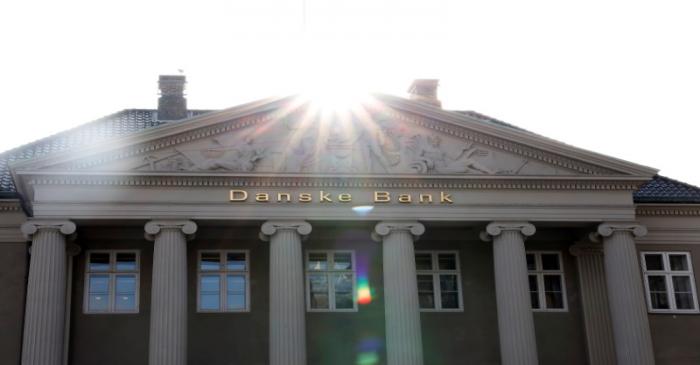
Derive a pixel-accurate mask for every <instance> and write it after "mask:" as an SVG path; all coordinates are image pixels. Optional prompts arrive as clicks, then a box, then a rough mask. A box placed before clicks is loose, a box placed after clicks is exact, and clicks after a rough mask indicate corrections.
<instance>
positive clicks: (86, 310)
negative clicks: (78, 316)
mask: <svg viewBox="0 0 700 365" xmlns="http://www.w3.org/2000/svg"><path fill="white" fill-rule="evenodd" d="M95 253H106V254H108V255H109V268H108V269H107V270H105V271H93V270H90V257H91V256H92V254H95ZM119 253H133V254H134V255H135V259H136V270H131V271H117V269H116V264H117V254H119ZM124 274H128V275H134V276H135V277H136V278H135V286H134V303H135V307H134V309H133V310H116V300H117V295H116V289H117V288H116V282H117V279H116V277H117V276H118V275H124ZM83 275H84V276H83V278H84V280H83V281H84V283H83V314H88V315H91V314H137V313H139V311H140V302H141V294H140V293H141V250H138V249H116V250H110V249H94V250H86V251H85V271H84V273H83ZM92 275H107V276H108V277H109V279H108V288H107V290H108V295H109V298H110V299H109V304H108V306H107V310H104V311H96V310H90V277H91V276H92Z"/></svg>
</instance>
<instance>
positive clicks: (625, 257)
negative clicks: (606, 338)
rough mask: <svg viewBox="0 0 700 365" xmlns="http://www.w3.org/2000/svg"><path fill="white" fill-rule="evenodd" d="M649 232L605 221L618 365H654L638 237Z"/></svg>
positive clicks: (602, 232)
mask: <svg viewBox="0 0 700 365" xmlns="http://www.w3.org/2000/svg"><path fill="white" fill-rule="evenodd" d="M646 232H647V230H646V228H645V227H644V226H640V225H638V224H630V223H603V224H601V225H600V226H598V234H600V235H601V236H602V237H603V250H604V254H605V259H604V262H605V278H606V282H607V288H608V300H609V302H610V316H611V323H612V329H613V336H614V338H615V352H616V355H617V364H618V365H627V364H629V365H632V364H635V365H649V364H654V350H653V348H652V342H651V331H650V330H649V319H648V317H647V308H646V304H645V300H644V288H643V287H642V275H641V273H640V267H639V260H638V258H637V248H636V246H635V243H634V238H635V237H641V236H643V235H645V234H646Z"/></svg>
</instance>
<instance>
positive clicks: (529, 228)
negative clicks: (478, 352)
mask: <svg viewBox="0 0 700 365" xmlns="http://www.w3.org/2000/svg"><path fill="white" fill-rule="evenodd" d="M533 234H535V226H533V225H532V224H530V223H527V222H493V223H491V224H489V225H488V226H486V231H485V232H483V233H482V235H481V237H482V239H484V240H493V266H494V275H495V281H496V307H497V309H498V335H499V338H500V343H501V364H504V365H514V364H519V365H537V342H536V340H535V323H534V320H533V318H532V309H531V304H530V288H529V284H528V280H527V261H526V259H525V237H528V236H532V235H533Z"/></svg>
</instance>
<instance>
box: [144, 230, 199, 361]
mask: <svg viewBox="0 0 700 365" xmlns="http://www.w3.org/2000/svg"><path fill="white" fill-rule="evenodd" d="M144 230H145V231H146V238H147V239H148V240H151V241H155V244H154V248H153V280H152V283H151V285H152V289H151V332H150V336H149V348H148V363H149V364H150V365H186V364H187V240H188V239H189V238H191V237H192V235H193V234H194V233H195V232H196V231H197V225H196V224H195V223H194V222H192V221H187V220H162V221H151V222H148V223H146V226H145V227H144Z"/></svg>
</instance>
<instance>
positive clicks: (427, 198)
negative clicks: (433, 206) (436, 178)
mask: <svg viewBox="0 0 700 365" xmlns="http://www.w3.org/2000/svg"><path fill="white" fill-rule="evenodd" d="M418 202H419V203H421V204H423V203H432V202H433V194H421V195H420V196H419V198H418Z"/></svg>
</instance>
